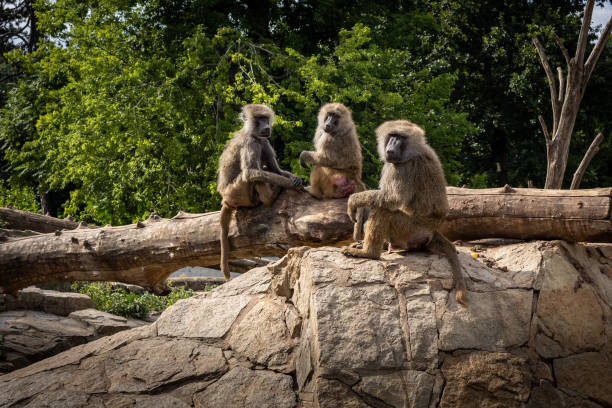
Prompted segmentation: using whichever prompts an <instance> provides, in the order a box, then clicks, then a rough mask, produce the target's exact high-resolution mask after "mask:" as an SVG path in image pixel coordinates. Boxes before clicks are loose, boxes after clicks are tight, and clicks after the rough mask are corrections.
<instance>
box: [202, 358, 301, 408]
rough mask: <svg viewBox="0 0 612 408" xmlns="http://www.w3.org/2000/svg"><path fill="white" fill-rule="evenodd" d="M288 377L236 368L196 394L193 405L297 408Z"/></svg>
mask: <svg viewBox="0 0 612 408" xmlns="http://www.w3.org/2000/svg"><path fill="white" fill-rule="evenodd" d="M292 387H293V380H292V378H291V377H290V376H288V375H284V374H278V373H274V372H271V371H266V370H256V371H254V370H249V369H248V368H244V367H235V368H233V369H232V370H231V371H230V372H228V373H227V374H225V375H224V376H223V377H221V378H220V379H219V380H218V381H217V382H215V383H214V384H212V385H211V386H209V387H208V388H206V389H205V390H204V391H202V392H200V393H197V394H196V395H195V396H194V398H193V401H194V405H195V407H196V408H198V407H206V408H217V407H218V408H226V407H259V408H266V407H270V408H291V407H296V406H297V402H296V397H295V393H294V392H293V389H292Z"/></svg>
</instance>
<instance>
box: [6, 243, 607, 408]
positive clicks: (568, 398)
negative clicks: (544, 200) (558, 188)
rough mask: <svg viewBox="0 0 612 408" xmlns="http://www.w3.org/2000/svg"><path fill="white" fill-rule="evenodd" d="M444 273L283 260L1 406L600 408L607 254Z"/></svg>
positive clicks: (578, 249)
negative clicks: (462, 286)
mask: <svg viewBox="0 0 612 408" xmlns="http://www.w3.org/2000/svg"><path fill="white" fill-rule="evenodd" d="M466 251H467V249H466V248H463V249H462V253H461V255H460V258H461V261H462V263H463V265H464V268H465V271H466V272H467V274H469V275H470V277H471V280H472V284H471V285H470V288H469V289H470V290H469V292H468V307H467V308H462V307H461V306H459V305H457V303H456V302H455V300H454V294H453V293H452V289H451V280H450V273H449V267H448V263H447V262H446V261H445V260H444V259H442V258H440V257H438V256H436V255H430V254H424V253H411V254H408V255H401V254H389V255H385V256H384V257H383V259H382V260H381V261H373V260H364V259H354V258H347V257H345V256H343V255H342V254H340V252H339V251H338V249H335V248H319V249H309V248H294V249H292V250H290V252H289V254H288V255H287V256H286V257H284V258H283V259H281V260H280V261H278V262H276V263H275V264H272V265H270V266H267V267H262V268H256V269H253V270H251V271H250V272H248V273H246V274H244V275H242V276H241V277H239V278H237V279H234V280H232V281H231V282H229V283H227V284H224V285H222V286H220V287H219V288H217V289H216V290H213V291H211V292H208V293H205V294H201V295H198V296H196V297H193V298H190V299H186V300H183V301H180V302H177V303H176V304H175V305H174V306H172V307H171V308H169V309H168V310H166V311H165V312H164V313H163V314H162V316H161V317H160V318H159V319H158V320H157V322H155V323H154V324H152V325H149V326H144V327H140V328H136V329H132V330H127V331H124V332H120V333H118V334H115V335H113V336H109V337H105V338H102V339H100V340H97V341H95V342H92V343H88V344H84V345H81V346H77V347H74V348H72V349H70V350H68V351H65V352H63V353H61V354H58V355H56V356H53V357H51V358H48V359H46V360H43V361H40V362H38V363H35V364H33V365H31V366H28V367H26V368H23V369H20V370H17V371H13V372H11V373H9V374H7V375H4V376H1V377H0V406H2V407H5V406H20V407H21V406H32V407H34V406H70V407H81V406H82V407H85V406H86V407H98V406H100V407H102V406H104V407H115V406H116V407H123V406H143V407H145V406H156V407H166V406H168V407H169V406H172V407H192V406H195V407H275V408H282V407H296V406H299V407H317V406H318V407H385V408H386V407H523V406H527V407H553V406H554V407H611V406H612V387H610V384H612V246H610V245H578V244H576V245H571V244H567V243H564V242H531V243H525V244H515V245H508V246H501V247H494V248H482V249H481V250H480V251H478V255H479V256H478V257H477V258H476V259H473V258H472V257H471V256H470V254H469V253H466Z"/></svg>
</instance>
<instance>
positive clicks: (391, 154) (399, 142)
mask: <svg viewBox="0 0 612 408" xmlns="http://www.w3.org/2000/svg"><path fill="white" fill-rule="evenodd" d="M404 144H405V140H404V137H403V136H401V135H398V134H397V133H391V134H390V135H389V136H387V143H386V144H385V161H386V162H388V163H394V164H397V163H401V162H402V156H403V155H402V152H403V151H404Z"/></svg>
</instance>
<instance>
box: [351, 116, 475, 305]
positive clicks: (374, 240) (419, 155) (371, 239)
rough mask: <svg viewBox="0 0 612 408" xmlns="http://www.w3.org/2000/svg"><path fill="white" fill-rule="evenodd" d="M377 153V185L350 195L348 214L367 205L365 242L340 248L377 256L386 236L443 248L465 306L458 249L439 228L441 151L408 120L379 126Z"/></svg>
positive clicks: (444, 208)
mask: <svg viewBox="0 0 612 408" xmlns="http://www.w3.org/2000/svg"><path fill="white" fill-rule="evenodd" d="M376 138H377V144H378V154H379V155H380V159H381V160H382V161H383V163H384V166H383V169H382V174H381V178H380V182H379V185H378V186H379V189H378V190H370V191H364V192H361V193H355V194H353V195H351V197H350V198H349V201H348V214H349V217H350V218H351V220H353V221H355V218H356V216H355V215H356V213H357V211H358V210H359V209H361V208H364V207H365V208H369V211H370V213H369V216H368V221H367V223H366V225H365V238H364V242H363V248H356V247H344V248H343V249H342V252H343V253H344V254H346V255H352V256H357V257H363V258H373V259H378V258H379V257H380V252H381V250H382V249H383V245H384V243H385V242H387V243H389V245H391V246H393V247H396V248H402V249H414V248H423V247H425V248H428V249H429V250H431V251H433V252H436V253H441V254H444V255H445V256H446V257H447V258H448V260H449V262H450V265H451V270H452V274H453V279H454V281H455V286H456V294H455V298H456V299H457V302H458V303H460V304H461V305H462V306H465V295H466V293H465V292H466V285H465V279H464V276H463V273H462V272H461V265H460V264H459V258H458V257H457V251H456V250H455V247H454V246H453V244H452V243H451V242H450V241H449V240H448V239H446V238H445V237H444V236H443V235H442V234H441V233H440V232H438V228H439V226H440V224H441V223H442V221H443V220H444V218H445V217H446V215H447V213H448V200H447V198H446V181H445V179H444V172H443V170H442V165H441V163H440V160H439V159H438V156H437V155H436V153H435V152H434V150H433V149H432V148H431V147H430V146H429V145H428V144H427V142H426V141H425V132H424V131H423V129H421V128H420V127H419V126H417V125H415V124H414V123H412V122H409V121H407V120H394V121H389V122H385V123H383V124H382V125H380V126H379V127H378V129H376Z"/></svg>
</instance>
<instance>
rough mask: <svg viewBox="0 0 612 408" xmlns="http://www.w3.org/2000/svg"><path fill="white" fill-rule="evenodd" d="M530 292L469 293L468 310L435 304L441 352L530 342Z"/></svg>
mask: <svg viewBox="0 0 612 408" xmlns="http://www.w3.org/2000/svg"><path fill="white" fill-rule="evenodd" d="M532 297H533V293H532V292H531V291H528V290H522V289H508V290H505V291H492V292H483V293H478V292H469V293H468V302H469V303H468V307H467V308H464V307H461V306H460V305H458V304H457V302H455V299H454V297H451V301H450V302H449V301H448V300H446V299H439V300H437V301H436V309H437V310H436V311H437V313H438V314H439V316H440V317H439V319H438V327H439V332H440V342H439V345H440V349H441V350H446V351H451V350H457V349H477V350H489V351H501V350H504V349H506V348H509V347H515V346H520V345H522V344H525V343H527V341H528V340H529V323H530V321H531V303H532Z"/></svg>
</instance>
